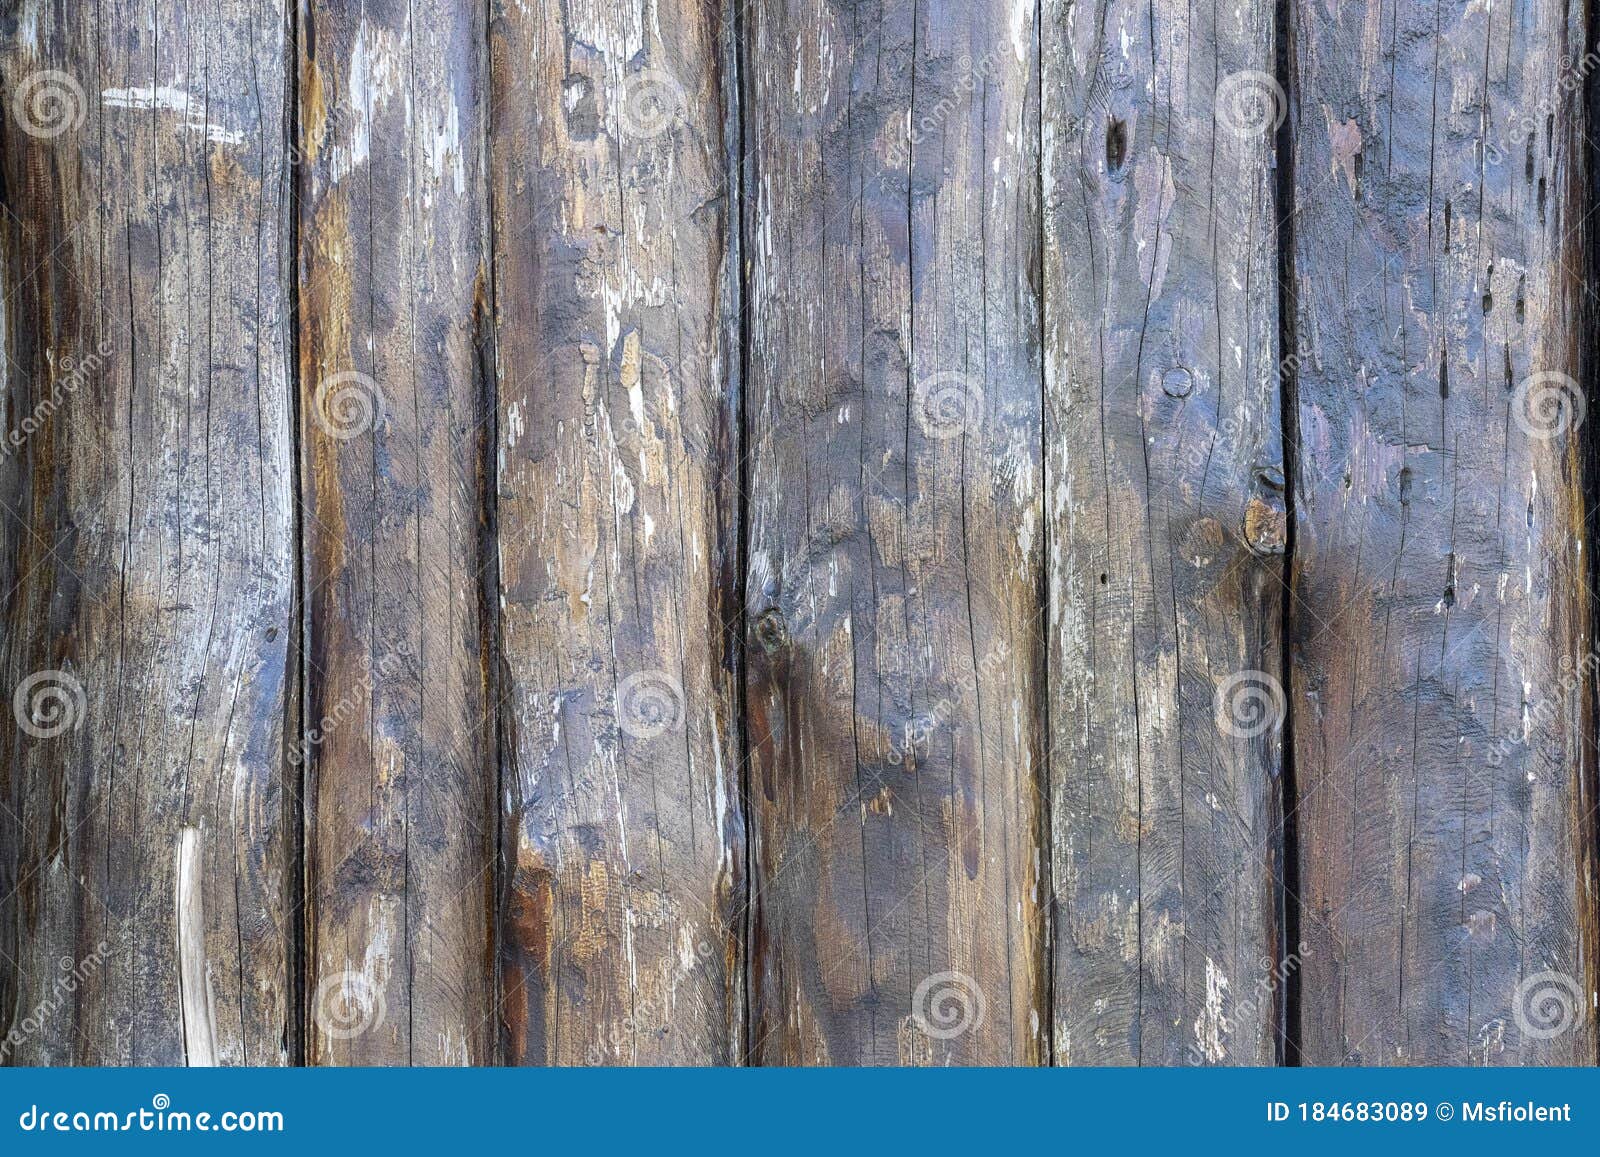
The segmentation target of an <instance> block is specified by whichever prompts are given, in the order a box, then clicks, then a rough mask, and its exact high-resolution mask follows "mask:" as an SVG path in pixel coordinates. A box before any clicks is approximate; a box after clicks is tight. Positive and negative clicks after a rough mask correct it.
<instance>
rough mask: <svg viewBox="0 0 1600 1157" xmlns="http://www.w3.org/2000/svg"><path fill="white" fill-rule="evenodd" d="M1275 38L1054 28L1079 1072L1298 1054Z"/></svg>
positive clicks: (1062, 703) (1057, 982) (1258, 8)
mask: <svg viewBox="0 0 1600 1157" xmlns="http://www.w3.org/2000/svg"><path fill="white" fill-rule="evenodd" d="M1272 46H1273V9H1272V6H1271V5H1270V4H1264V3H1255V2H1252V3H1246V4H1244V5H1242V6H1236V7H1234V8H1231V9H1229V10H1227V11H1226V12H1224V11H1221V10H1213V9H1210V8H1197V7H1194V6H1192V5H1188V4H1181V3H1167V2H1165V0H1163V2H1159V3H1155V4H1124V3H1107V4H1099V5H1082V4H1072V3H1066V2H1064V0H1049V2H1047V4H1046V7H1045V13H1044V21H1043V45H1042V62H1043V63H1042V68H1043V91H1044V93H1045V106H1044V125H1045V130H1044V132H1045V137H1044V164H1043V180H1044V198H1045V205H1044V222H1045V239H1044V252H1045V278H1044V284H1045V374H1046V382H1047V386H1046V394H1047V400H1046V420H1045V444H1046V446H1047V448H1048V452H1047V458H1046V466H1045V493H1046V524H1047V534H1048V538H1049V543H1050V547H1049V551H1050V557H1049V563H1048V567H1049V607H1050V623H1049V629H1048V655H1049V671H1050V686H1049V696H1048V711H1049V721H1050V736H1051V765H1050V790H1051V804H1052V820H1053V824H1052V833H1051V838H1052V845H1053V846H1052V855H1051V859H1052V863H1053V871H1054V893H1055V907H1054V913H1053V921H1052V926H1053V936H1054V945H1053V956H1054V973H1053V975H1054V1007H1055V1024H1054V1030H1053V1034H1054V1035H1053V1041H1052V1044H1053V1048H1054V1059H1055V1061H1056V1063H1058V1064H1147V1065H1155V1064H1161V1065H1176V1064H1230V1063H1231V1064H1270V1063H1272V1061H1273V1058H1274V1043H1273V1032H1274V1026H1275V1019H1276V1016H1277V1001H1278V1000H1279V999H1280V993H1281V989H1282V986H1281V983H1278V982H1276V981H1275V976H1276V975H1277V974H1280V973H1281V972H1282V971H1283V968H1282V966H1280V964H1279V963H1278V962H1279V960H1280V959H1281V957H1282V953H1283V951H1284V950H1283V946H1282V945H1281V944H1280V942H1279V936H1278V933H1277V931H1276V925H1277V921H1276V920H1275V917H1274V904H1275V889H1274V883H1273V881H1274V875H1275V873H1276V872H1277V871H1278V868H1279V861H1278V855H1279V831H1278V823H1277V819H1276V815H1277V808H1278V797H1279V793H1278V782H1279V778H1278V777H1279V771H1280V766H1281V762H1282V753H1281V746H1282V737H1281V727H1280V725H1281V721H1282V714H1283V709H1282V708H1283V705H1282V689H1281V684H1279V683H1278V682H1277V680H1278V677H1279V675H1280V674H1281V672H1280V651H1279V644H1278V639H1279V634H1280V623H1281V609H1280V608H1281V604H1280V601H1279V600H1280V589H1281V579H1280V573H1281V568H1282V563H1281V559H1280V558H1279V557H1278V556H1279V555H1280V554H1281V553H1282V551H1283V550H1284V545H1285V541H1284V540H1285V518H1284V502H1283V495H1282V493H1281V491H1282V487H1283V457H1282V435H1281V427H1280V420H1281V409H1280V404H1279V394H1278V367H1277V365H1276V351H1277V324H1278V315H1277V307H1276V306H1277V289H1276V280H1275V279H1276V250H1275V245H1276V228H1275V213H1274V205H1273V172H1272V166H1273V134H1272V120H1273V114H1274V105H1273V103H1272V100H1271V85H1272V80H1271V77H1270V75H1266V76H1259V75H1258V76H1252V75H1251V74H1252V73H1255V74H1260V73H1266V74H1270V73H1271V71H1272V67H1273V65H1272V59H1273V49H1272ZM1263 94H1264V95H1265V97H1266V100H1265V104H1264V105H1263V104H1262V103H1260V102H1259V101H1256V102H1252V101H1251V100H1250V99H1249V98H1250V97H1251V96H1252V95H1254V96H1256V97H1260V96H1262V95H1263Z"/></svg>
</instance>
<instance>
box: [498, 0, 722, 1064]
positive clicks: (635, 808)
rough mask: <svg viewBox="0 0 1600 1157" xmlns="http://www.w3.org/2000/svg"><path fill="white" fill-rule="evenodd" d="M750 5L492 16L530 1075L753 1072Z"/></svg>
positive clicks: (514, 954) (507, 563)
mask: <svg viewBox="0 0 1600 1157" xmlns="http://www.w3.org/2000/svg"><path fill="white" fill-rule="evenodd" d="M731 19H732V9H731V7H730V8H728V9H727V10H724V8H723V6H722V5H720V4H717V3H703V2H698V0H694V2H691V0H662V2H659V3H652V2H646V0H630V2H626V3H620V4H619V3H616V2H614V0H605V2H599V0H596V2H593V3H590V2H582V3H560V2H557V0H526V2H523V0H513V2H507V3H496V4H495V6H494V15H493V22H492V23H493V37H492V54H493V84H492V91H493V101H494V106H495V118H494V130H493V139H492V141H491V153H492V157H493V201H494V243H495V271H496V277H495V285H494V300H495V314H496V320H497V335H498V337H497V340H498V355H499V356H498V361H497V364H498V366H499V379H498V384H499V411H498V431H499V433H498V445H497V448H496V452H497V454H498V459H499V493H498V516H499V517H498V525H499V543H500V575H501V586H502V590H503V596H502V600H501V607H500V628H501V644H502V651H501V654H502V672H501V675H502V679H503V682H504V696H505V700H506V713H505V716H504V718H505V729H504V733H503V736H502V747H503V759H504V765H503V786H504V791H503V806H504V809H505V810H504V817H503V858H504V871H505V892H504V899H503V905H504V907H503V911H502V925H501V940H502V953H501V984H502V988H503V992H504V1012H503V1019H504V1028H503V1037H504V1050H505V1059H506V1060H507V1061H508V1062H511V1063H533V1064H591V1065H593V1064H669V1063H679V1064H683V1063H691V1064H692V1063H698V1064H709V1063H723V1064H726V1063H729V1062H730V1061H734V1060H736V1059H737V1058H738V1056H739V1052H740V1038H741V1034H742V1027H743V1026H742V1010H743V1006H744V998H743V992H742V984H743V977H742V971H741V967H740V960H741V956H740V949H739V943H740V935H739V933H740V928H741V926H742V912H741V905H742V901H743V889H744V883H743V849H744V833H743V822H742V819H741V810H740V800H739V795H740V792H739V778H738V777H739V768H740V763H741V758H740V749H741V739H740V728H739V723H738V716H737V713H736V710H735V699H734V684H733V674H734V668H733V653H732V651H733V649H732V642H733V636H731V635H730V634H729V633H728V631H727V630H726V628H725V627H724V620H725V618H727V617H728V616H729V615H730V613H736V608H730V607H729V606H728V605H727V603H728V600H729V599H730V597H731V592H732V584H731V581H730V578H729V576H730V575H731V574H732V573H733V570H734V565H735V560H736V558H737V547H738V539H737V521H736V519H735V518H734V514H735V512H736V511H737V506H738V496H737V490H736V484H737V479H738V458H737V447H738V437H737V431H736V429H735V428H734V425H733V419H732V415H733V414H734V413H735V412H736V411H735V410H734V409H733V407H734V405H735V395H734V385H735V383H736V380H737V378H736V374H737V370H738V348H737V343H736V341H730V334H734V333H736V329H735V328H734V326H735V325H736V323H733V322H730V320H729V319H731V318H732V316H733V314H732V309H733V306H734V291H735V289H736V286H737V281H736V274H735V269H734V267H733V265H732V257H731V253H730V250H729V245H728V240H727V238H728V233H729V231H730V228H731V224H730V223H731V220H732V218H731V217H730V214H731V213H733V211H734V208H735V202H734V200H733V196H732V190H731V189H730V186H729V183H728V175H729V169H728V162H727V152H726V150H727V148H728V146H729V145H730V143H736V141H737V138H736V136H734V135H733V134H732V128H733V122H732V121H731V119H730V118H731V116H732V113H731V110H730V106H731V101H732V92H731V75H730V70H731V62H732V55H733V54H732V47H733V40H732V29H731Z"/></svg>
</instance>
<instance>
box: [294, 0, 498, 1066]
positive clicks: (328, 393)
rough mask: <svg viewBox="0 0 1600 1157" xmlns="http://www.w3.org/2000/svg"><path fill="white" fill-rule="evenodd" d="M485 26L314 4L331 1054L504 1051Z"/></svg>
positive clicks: (314, 490) (307, 749)
mask: <svg viewBox="0 0 1600 1157" xmlns="http://www.w3.org/2000/svg"><path fill="white" fill-rule="evenodd" d="M485 38H486V30H485V21H484V16H483V13H482V10H481V9H479V8H478V7H476V6H474V5H469V4H452V5H446V6H444V7H442V8H440V9H430V10H427V11H426V12H424V11H420V10H418V9H415V8H413V7H411V6H410V5H408V4H405V3H400V2H399V0H394V2H383V3H377V2H372V0H368V2H366V3H355V2H351V3H344V2H342V0H314V2H312V3H309V4H308V5H307V6H306V8H305V9H304V10H303V11H302V22H301V44H300V57H301V58H300V68H301V75H300V145H301V149H302V152H303V157H304V161H303V164H304V172H303V176H302V203H301V217H300V228H301V235H300V276H301V292H300V306H301V308H300V370H301V391H300V406H301V431H302V448H303V456H302V457H303V460H302V470H303V490H304V498H305V510H304V536H305V537H304V542H305V563H304V565H305V586H306V597H305V605H306V613H307V618H306V632H307V640H306V673H305V677H306V711H305V718H306V724H305V726H306V730H305V735H304V737H303V746H302V748H301V749H300V750H301V752H302V753H303V755H304V759H305V763H306V778H307V806H306V829H307V830H306V845H307V852H306V855H307V882H306V900H307V909H308V916H307V920H308V950H307V961H308V969H309V975H308V976H307V978H306V1000H307V1006H308V1007H307V1024H306V1034H307V1055H308V1059H309V1060H310V1061H312V1062H313V1063H328V1064H406V1063H414V1064H433V1065H459V1064H487V1063H489V1062H490V1061H491V1060H492V1059H493V1057H494V983H493V931H492V914H491V903H492V896H493V891H494V863H495V847H496V831H497V826H498V819H497V815H496V811H495V804H494V800H495V795H496V792H495V775H496V772H495V764H494V755H493V746H492V745H493V728H492V727H491V726H490V724H489V722H488V719H487V707H488V704H487V693H486V690H485V685H486V679H487V673H488V658H487V656H486V654H485V645H486V644H485V632H484V629H483V625H482V624H483V619H484V615H485V608H484V606H483V598H482V594H481V591H482V587H483V574H484V569H485V566H486V564H487V563H489V562H490V561H491V558H490V557H486V555H487V552H486V550H485V549H484V546H483V543H484V541H485V540H486V535H485V534H484V523H483V510H484V508H485V506H486V494H487V490H486V486H487V482H486V479H487V470H486V465H485V462H486V456H487V444H486V438H487V430H488V428H489V426H488V418H489V415H488V413H487V412H486V408H485V405H484V397H485V392H486V388H487V387H486V379H485V377H484V376H483V374H482V373H480V351H479V350H478V348H477V346H476V345H475V338H476V336H477V333H478V328H479V325H478V322H479V313H480V310H481V309H482V308H483V304H484V301H485V298H486V294H487V276H488V261H487V213H486V196H487V189H486V185H485V178H484V166H483V147H484V133H485V125H484V122H483V116H484V111H485V109H486V107H487V105H486V101H485V99H484V96H485V94H484V75H485V71H486V70H485V63H484V59H483V54H484V46H485Z"/></svg>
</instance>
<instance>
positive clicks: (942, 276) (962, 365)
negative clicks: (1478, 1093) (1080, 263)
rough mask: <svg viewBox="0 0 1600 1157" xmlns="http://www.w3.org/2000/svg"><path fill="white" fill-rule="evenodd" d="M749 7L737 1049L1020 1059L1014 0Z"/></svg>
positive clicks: (1019, 414)
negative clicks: (741, 971) (745, 748)
mask: <svg viewBox="0 0 1600 1157" xmlns="http://www.w3.org/2000/svg"><path fill="white" fill-rule="evenodd" d="M746 19H747V28H746V30H745V37H744V40H745V44H746V46H747V49H746V53H745V58H746V60H747V62H748V75H747V78H746V85H745V92H746V110H747V121H746V123H747V130H746V138H745V139H746V149H747V166H746V176H745V188H746V209H745V245H746V251H747V253H748V270H749V274H748V293H749V306H750V314H749V332H748V337H747V341H748V349H749V387H748V402H747V406H746V412H747V417H746V430H747V433H748V437H749V441H750V445H751V459H750V465H749V475H748V486H749V494H748V504H749V505H748V509H749V520H750V525H749V561H748V571H747V578H746V584H747V586H746V590H747V598H746V607H747V619H748V623H749V630H748V642H747V654H748V656H749V677H748V685H747V695H746V701H747V709H748V711H749V717H748V728H749V741H750V747H751V770H750V777H749V792H750V800H751V808H752V813H753V814H752V818H753V821H754V823H755V833H756V839H755V843H754V850H753V860H752V890H753V898H752V914H751V922H752V943H751V1005H752V1010H751V1059H752V1060H753V1061H756V1062H760V1063H768V1064H950V1063H987V1064H1030V1063H1037V1062H1038V1060H1039V1059H1040V1058H1041V1056H1042V1055H1043V1054H1044V1053H1045V1051H1046V1045H1045V1043H1044V1042H1045V1034H1046V1031H1047V1024H1048V1017H1049V1011H1048V1005H1047V991H1046V981H1045V972H1044V965H1045V958H1044V957H1045V954H1044V915H1043V911H1044V909H1043V904H1044V899H1045V891H1044V889H1045V880H1044V878H1043V877H1044V871H1045V864H1044V862H1043V858H1042V855H1043V850H1042V841H1041V832H1042V828H1043V817H1044V812H1045V808H1044V803H1043V796H1042V792H1041V791H1040V784H1039V782H1038V779H1039V776H1040V774H1041V767H1040V760H1041V758H1042V756H1041V750H1040V749H1041V741H1042V736H1041V734H1040V728H1039V719H1040V702H1039V696H1040V694H1041V688H1040V686H1039V681H1038V680H1039V670H1040V668H1041V665H1042V656H1041V653H1040V645H1041V642H1040V637H1039V627H1040V623H1039V618H1040V613H1041V607H1040V587H1041V578H1042V542H1043V538H1042V510H1041V504H1042V491H1041V481H1042V476H1041V469H1040V394H1041V382H1042V379H1041V372H1040V365H1039V295H1038V285H1037V282H1038V277H1039V262H1038V245H1039V228H1040V223H1039V217H1038V203H1037V192H1038V124H1039V121H1038V117H1039V113H1038V104H1037V100H1038V89H1037V71H1036V69H1037V54H1036V51H1035V49H1036V45H1037V37H1038V32H1037V27H1036V6H1035V5H1034V4H1032V3H1030V2H1028V0H1021V2H1016V3H1001V2H999V0H979V2H973V0H952V2H948V3H946V2H938V0H934V2H915V0H894V2H890V3H885V4H863V3H853V2H849V0H760V2H758V3H753V4H751V5H749V8H748V10H747V17H746Z"/></svg>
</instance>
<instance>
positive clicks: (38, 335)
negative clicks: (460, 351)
mask: <svg viewBox="0 0 1600 1157" xmlns="http://www.w3.org/2000/svg"><path fill="white" fill-rule="evenodd" d="M288 26H289V18H288V14H287V12H286V11H285V10H284V9H283V8H282V7H281V6H280V5H278V4H273V3H257V2H249V0H214V2H211V3H207V4H204V5H180V4H171V3H165V2H162V3H154V4H150V3H144V4H137V5H135V4H128V3H118V2H113V3H105V4H100V5H82V4H77V3H72V2H63V3H50V2H46V0H26V2H22V3H12V4H7V5H6V6H5V7H4V10H3V11H0V91H3V93H4V98H5V99H4V104H5V107H4V108H3V109H0V115H3V118H4V128H3V129H0V174H3V176H0V183H3V198H4V212H3V213H0V217H3V218H4V221H5V224H4V226H3V231H4V244H3V249H4V254H5V268H4V280H3V289H4V298H5V306H4V322H3V323H0V332H3V334H4V341H5V350H4V354H5V363H6V370H5V371H4V382H5V391H4V400H3V407H4V412H3V418H0V427H3V430H4V433H3V434H0V436H3V437H6V442H5V449H6V451H7V453H6V454H5V457H4V461H3V463H0V517H3V519H4V524H5V529H4V531H3V534H0V539H3V542H4V544H5V550H4V553H5V555H6V557H5V559H4V562H3V563H0V575H3V581H4V588H3V591H0V593H3V594H4V596H5V599H6V606H5V630H4V645H3V654H0V670H3V680H0V683H3V686H0V690H3V693H4V698H5V707H4V710H3V711H0V743H3V745H4V752H3V757H0V801H3V805H4V806H0V816H3V817H4V818H3V820H0V825H3V827H0V864H3V866H0V896H3V897H4V899H3V902H0V927H3V932H0V952H3V953H4V954H5V956H6V957H8V958H10V959H8V960H6V962H5V964H4V966H3V967H4V969H5V972H6V975H7V979H6V981H5V982H3V983H0V1032H4V1033H5V1034H6V1039H7V1041H8V1042H9V1043H8V1045H7V1046H6V1048H5V1057H4V1059H5V1060H6V1061H7V1062H9V1063H21V1064H66V1063H81V1064H142V1065H150V1064H159V1065H182V1064H184V1063H186V1062H187V1063H193V1064H199V1063H208V1062H211V1061H219V1062H221V1063H226V1064H254V1065H274V1064H282V1063H284V1062H286V1061H287V1060H289V1059H290V1049H291V1047H292V1034H293V1028H292V1025H293V1020H294V1016H295V1011H294V1008H293V993H294V985H293V982H292V978H291V973H290V969H291V963H290V958H291V944H292V921H293V919H294V917H293V914H292V913H291V911H290V910H289V895H290V884H291V880H290V865H291V860H290V849H291V848H292V846H293V844H292V841H293V834H292V832H291V831H290V830H289V827H288V821H289V820H290V818H291V817H292V810H291V809H292V800H291V798H290V797H291V793H290V792H289V791H287V790H286V785H285V778H284V777H285V767H284V752H283V732H282V729H283V719H284V714H285V687H286V685H287V683H288V679H287V673H288V662H289V660H288V648H289V643H290V639H291V623H292V614H293V607H292V599H293V590H294V574H293V559H294V543H293V532H294V519H293V505H292V503H293V488H292V482H293V474H292V449H291V447H292V428H293V425H292V423H293V402H292V398H291V395H290V387H289V382H290V362H289V358H290V351H289V339H288V335H289V332H290V326H289V317H288V308H287V302H288V296H287V293H286V290H285V286H287V284H288V268H287V262H288V259H289V237H290V235H291V234H290V230H289V220H288V206H289V191H290V190H289V186H288V183H287V179H286V174H287V167H286V164H285V139H286V136H285V129H286V121H287V115H288V101H289V96H288V93H289V86H288V84H287V77H286V61H287V59H288V53H287V47H286V37H287V30H288ZM19 690H20V691H22V695H21V701H22V703H23V705H24V707H23V710H21V711H20V712H19V711H15V710H13V702H14V696H16V694H17V692H18V691H19ZM202 985H203V987H201V986H202ZM41 1009H42V1010H43V1011H41ZM13 1034H15V1035H13Z"/></svg>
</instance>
